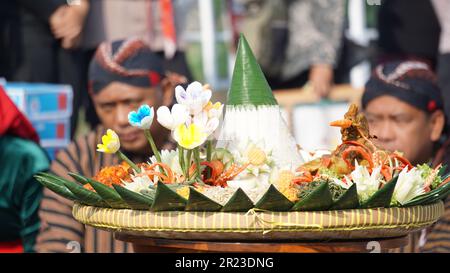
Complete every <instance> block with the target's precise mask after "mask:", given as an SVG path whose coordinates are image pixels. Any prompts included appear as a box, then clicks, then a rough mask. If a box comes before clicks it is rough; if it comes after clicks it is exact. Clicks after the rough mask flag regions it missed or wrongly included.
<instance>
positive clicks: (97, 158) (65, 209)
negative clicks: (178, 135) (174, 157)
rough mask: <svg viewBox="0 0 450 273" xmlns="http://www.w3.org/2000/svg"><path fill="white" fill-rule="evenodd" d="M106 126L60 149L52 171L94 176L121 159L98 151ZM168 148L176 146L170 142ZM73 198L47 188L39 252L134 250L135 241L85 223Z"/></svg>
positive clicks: (64, 175)
mask: <svg viewBox="0 0 450 273" xmlns="http://www.w3.org/2000/svg"><path fill="white" fill-rule="evenodd" d="M104 132H105V130H104V129H103V128H102V127H97V128H96V130H94V131H93V132H91V133H90V134H88V135H86V136H83V137H80V138H78V139H76V140H75V141H73V142H72V143H71V144H70V145H69V146H68V147H67V149H65V150H62V151H61V152H59V153H58V155H57V157H56V159H55V160H54V161H53V162H52V165H51V168H50V171H51V172H52V173H54V174H56V175H58V176H61V177H64V178H66V179H69V180H72V178H71V177H70V176H68V175H67V173H68V172H74V173H78V174H81V175H83V176H86V177H93V176H94V175H95V174H96V173H97V172H98V171H99V170H100V169H101V168H103V167H106V166H111V165H115V164H118V163H119V160H118V158H117V157H116V156H115V155H111V154H104V153H98V152H96V146H97V143H100V142H101V136H102V135H103V134H104ZM164 148H165V149H171V148H173V144H172V143H170V142H168V143H167V144H166V145H164ZM72 206H73V202H72V201H70V200H68V199H65V198H63V197H61V196H59V195H57V194H55V193H54V192H52V191H50V190H48V189H45V190H44V197H43V200H42V202H41V208H40V213H39V214H40V217H41V221H42V227H41V231H40V233H39V235H38V239H37V244H36V247H35V250H36V251H37V252H88V253H96V252H100V253H124V252H132V251H133V249H132V247H131V244H129V243H125V242H122V241H118V240H115V239H114V237H113V234H112V233H111V232H108V231H104V230H100V229H96V228H93V227H90V226H85V225H83V224H81V223H80V222H78V221H76V220H75V219H74V218H73V216H72Z"/></svg>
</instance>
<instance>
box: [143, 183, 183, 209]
mask: <svg viewBox="0 0 450 273" xmlns="http://www.w3.org/2000/svg"><path fill="white" fill-rule="evenodd" d="M186 202H187V200H186V199H184V198H183V197H181V196H180V195H178V194H177V193H176V192H174V191H173V190H171V189H170V188H169V187H167V186H166V185H165V184H164V183H162V182H161V181H158V185H157V187H156V193H155V200H154V201H153V205H152V207H151V210H152V211H174V210H180V211H183V210H184V208H185V207H186Z"/></svg>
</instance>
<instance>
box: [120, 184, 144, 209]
mask: <svg viewBox="0 0 450 273" xmlns="http://www.w3.org/2000/svg"><path fill="white" fill-rule="evenodd" d="M113 187H114V189H115V190H116V192H117V193H118V194H119V195H120V197H121V198H122V200H123V201H125V203H127V205H128V206H129V207H130V208H132V209H136V210H149V209H150V208H151V207H152V205H153V199H152V198H150V197H149V196H146V195H143V194H140V193H137V192H134V191H130V190H129V189H127V188H125V187H122V186H120V185H115V184H114V185H113Z"/></svg>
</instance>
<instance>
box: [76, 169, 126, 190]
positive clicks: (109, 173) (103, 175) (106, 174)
mask: <svg viewBox="0 0 450 273" xmlns="http://www.w3.org/2000/svg"><path fill="white" fill-rule="evenodd" d="M128 168H129V167H128V166H127V165H124V164H122V165H116V166H110V167H105V168H103V169H101V170H100V171H99V172H98V173H97V174H96V175H95V176H94V178H93V179H94V180H96V181H98V182H100V183H102V184H104V185H106V186H108V187H112V185H113V184H116V185H122V184H123V182H122V181H126V182H130V181H131V177H130V174H129V173H128ZM84 187H85V188H86V189H88V190H93V188H92V186H91V185H90V184H86V185H84Z"/></svg>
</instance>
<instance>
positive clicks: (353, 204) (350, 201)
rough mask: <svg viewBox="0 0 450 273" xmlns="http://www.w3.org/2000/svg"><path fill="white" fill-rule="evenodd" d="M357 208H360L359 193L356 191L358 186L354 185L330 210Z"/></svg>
mask: <svg viewBox="0 0 450 273" xmlns="http://www.w3.org/2000/svg"><path fill="white" fill-rule="evenodd" d="M357 207H359V199H358V192H357V190H356V184H353V185H351V187H350V188H349V189H348V190H347V191H346V192H344V194H342V196H341V197H339V199H338V200H336V202H334V204H333V205H332V206H331V208H330V210H344V209H355V208H357Z"/></svg>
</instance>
